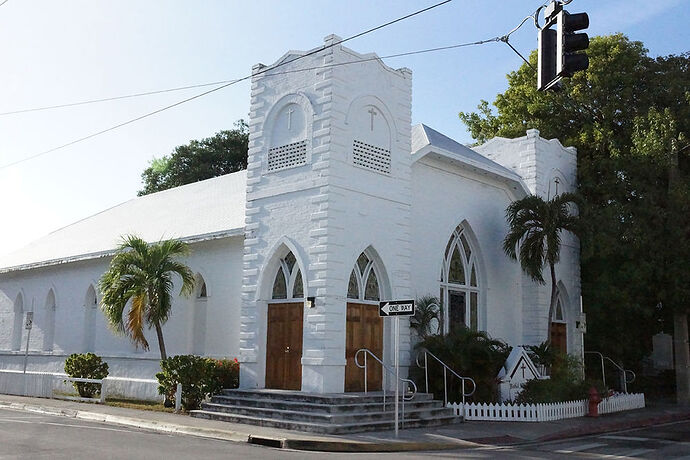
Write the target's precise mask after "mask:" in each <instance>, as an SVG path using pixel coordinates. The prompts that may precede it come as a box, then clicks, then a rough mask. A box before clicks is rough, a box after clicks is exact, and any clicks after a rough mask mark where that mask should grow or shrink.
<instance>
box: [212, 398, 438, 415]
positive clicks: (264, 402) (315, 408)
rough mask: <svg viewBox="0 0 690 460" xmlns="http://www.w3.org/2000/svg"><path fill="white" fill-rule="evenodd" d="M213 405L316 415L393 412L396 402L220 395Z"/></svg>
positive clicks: (419, 403) (424, 404)
mask: <svg viewBox="0 0 690 460" xmlns="http://www.w3.org/2000/svg"><path fill="white" fill-rule="evenodd" d="M211 403H213V404H218V405H224V406H244V407H256V408H271V409H285V410H294V411H304V412H316V413H327V414H334V413H360V412H381V411H392V410H393V407H394V405H395V401H394V400H393V399H392V398H387V399H386V405H385V408H384V405H383V399H381V400H380V401H377V402H352V403H348V404H324V403H321V402H319V403H313V402H304V401H291V400H278V399H264V398H254V397H245V396H244V395H243V396H238V395H233V396H224V395H218V396H214V397H212V398H211ZM441 407H443V403H442V402H441V401H434V400H430V399H429V400H418V399H417V397H416V396H415V398H414V399H413V400H412V401H405V408H410V409H421V408H441Z"/></svg>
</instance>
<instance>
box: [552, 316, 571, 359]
mask: <svg viewBox="0 0 690 460" xmlns="http://www.w3.org/2000/svg"><path fill="white" fill-rule="evenodd" d="M551 346H552V347H553V349H554V350H558V351H561V352H563V353H567V352H568V336H567V333H566V324H565V323H551Z"/></svg>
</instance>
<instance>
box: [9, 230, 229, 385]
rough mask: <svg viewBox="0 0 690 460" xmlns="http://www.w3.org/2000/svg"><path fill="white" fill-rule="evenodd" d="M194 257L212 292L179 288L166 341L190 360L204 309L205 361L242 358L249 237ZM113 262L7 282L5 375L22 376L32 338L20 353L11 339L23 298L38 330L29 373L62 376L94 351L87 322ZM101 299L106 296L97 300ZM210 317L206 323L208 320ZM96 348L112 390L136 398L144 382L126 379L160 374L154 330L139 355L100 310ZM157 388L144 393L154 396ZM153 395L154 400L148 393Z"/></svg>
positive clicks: (13, 276) (215, 244) (43, 271)
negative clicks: (68, 361)
mask: <svg viewBox="0 0 690 460" xmlns="http://www.w3.org/2000/svg"><path fill="white" fill-rule="evenodd" d="M191 247H192V253H191V255H190V256H189V257H188V258H186V260H185V263H187V264H188V265H189V266H190V267H191V269H192V270H193V271H194V272H195V273H199V274H201V275H202V276H203V278H204V280H205V282H206V285H207V291H208V297H207V299H206V300H198V299H196V296H192V297H190V298H183V297H179V296H178V295H176V294H177V293H178V292H179V287H177V286H176V287H175V296H174V300H173V306H172V315H171V317H170V319H169V320H168V322H167V323H166V324H165V325H164V326H163V334H164V338H165V344H166V348H167V353H168V355H169V356H173V355H176V354H186V353H190V352H191V351H192V350H191V347H192V341H191V334H192V330H193V329H192V327H193V326H192V322H193V319H194V317H195V316H194V310H195V309H202V310H205V315H203V314H202V315H196V318H197V320H199V319H205V321H204V323H205V324H204V327H203V334H202V335H203V337H204V340H203V348H204V355H208V356H215V357H235V356H237V351H238V336H239V318H238V315H237V311H238V310H239V301H240V289H241V265H240V256H241V251H242V238H241V237H234V238H224V239H219V240H214V241H206V242H199V243H194V244H192V246H191ZM109 261H110V259H109V258H100V259H95V260H87V261H81V262H74V263H69V264H62V265H55V266H52V267H45V268H39V269H35V270H24V271H18V272H9V273H5V274H2V275H0V369H14V370H21V369H22V368H23V359H24V350H25V347H26V339H27V331H26V330H24V329H23V323H22V330H21V333H22V337H21V349H20V350H13V348H14V347H13V343H12V335H13V329H14V326H15V311H14V302H15V301H16V299H17V295H18V294H19V293H20V292H21V295H22V297H23V304H24V311H25V312H26V311H29V310H31V308H32V303H33V311H34V324H33V329H32V330H31V337H30V342H29V360H28V363H29V364H28V369H29V370H31V371H38V372H56V373H60V372H63V369H64V360H65V358H66V357H67V356H69V355H70V354H71V353H81V352H85V351H87V349H86V347H85V340H84V336H85V334H87V331H86V330H85V329H86V327H87V326H88V325H89V323H88V322H87V321H85V315H86V312H85V310H86V306H85V302H86V299H87V292H88V291H89V287H90V286H95V287H96V289H97V282H98V279H99V278H100V276H101V275H102V274H103V272H104V271H105V270H106V269H107V266H108V263H109ZM51 289H52V290H53V292H54V295H55V307H56V308H55V313H54V318H55V325H54V334H53V335H54V341H53V345H52V347H50V346H48V345H47V344H46V343H45V338H46V335H47V330H49V329H50V327H51V326H50V325H49V324H48V322H49V320H50V312H48V311H47V309H46V299H47V298H48V296H49V292H50V290H51ZM98 298H100V294H99V295H98ZM204 316H205V318H204ZM93 328H94V330H95V343H94V345H95V346H94V349H93V351H94V352H95V353H96V354H98V355H100V356H102V357H103V359H104V360H105V361H106V362H107V363H108V365H109V367H110V376H111V377H116V378H117V379H115V380H117V381H118V382H117V384H114V385H115V386H114V387H113V388H118V390H117V391H118V392H121V393H128V391H129V390H132V391H133V392H134V393H135V394H140V393H141V392H142V391H143V390H142V391H140V390H136V387H137V386H138V385H139V384H140V383H141V382H139V383H137V382H136V381H135V380H132V381H131V382H129V383H127V382H123V381H120V380H119V379H153V378H155V373H156V372H158V371H159V370H160V367H159V365H158V361H159V359H160V355H159V350H158V342H157V340H156V335H155V332H154V331H152V330H151V331H147V333H146V337H147V339H148V341H149V344H150V347H151V348H150V350H149V351H148V352H145V351H143V350H141V349H139V350H137V349H135V347H134V346H133V345H132V344H131V343H130V341H129V340H128V339H127V338H125V337H122V336H118V335H115V334H114V333H113V332H111V330H110V329H109V328H108V327H107V325H106V321H105V317H104V316H103V314H102V313H101V312H100V310H96V315H95V321H94V322H93ZM149 390H150V388H149V389H148V390H146V391H143V392H144V393H146V394H148V393H150V391H149ZM147 392H148V393H147Z"/></svg>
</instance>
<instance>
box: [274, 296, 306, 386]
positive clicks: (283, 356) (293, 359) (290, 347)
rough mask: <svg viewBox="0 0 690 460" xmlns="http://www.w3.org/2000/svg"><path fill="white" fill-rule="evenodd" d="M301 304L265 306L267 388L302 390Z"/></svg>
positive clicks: (302, 306) (302, 307)
mask: <svg viewBox="0 0 690 460" xmlns="http://www.w3.org/2000/svg"><path fill="white" fill-rule="evenodd" d="M303 313H304V303H302V302H292V303H274V304H269V305H268V329H267V331H266V388H275V389H280V390H300V389H301V388H302V362H301V361H302V319H303Z"/></svg>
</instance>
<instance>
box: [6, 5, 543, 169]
mask: <svg viewBox="0 0 690 460" xmlns="http://www.w3.org/2000/svg"><path fill="white" fill-rule="evenodd" d="M5 1H7V0H5ZM450 1H452V0H445V1H443V2H440V3H437V4H435V5H432V6H430V7H428V8H425V9H422V10H419V11H417V12H414V13H411V14H409V15H406V16H403V17H401V18H398V19H396V20H393V21H390V22H388V23H386V24H383V25H380V26H377V27H374V28H371V29H368V30H366V31H364V32H360V33H358V34H356V35H352V36H350V37H348V38H346V39H343V40H340V41H337V42H334V43H331V44H329V45H324V46H321V47H319V48H317V49H315V50H313V51H311V52H309V53H306V54H304V55H301V56H297V57H296V58H294V59H291V60H289V61H285V62H282V63H280V64H277V65H274V66H271V67H266V68H265V69H262V70H260V71H258V72H256V73H254V74H253V75H248V76H245V77H242V78H238V79H235V80H225V81H219V82H214V83H203V84H199V85H189V86H185V87H179V88H170V89H166V90H158V91H150V92H146V93H138V94H132V95H125V96H116V97H112V98H103V99H100V100H93V101H82V102H77V103H71V104H62V105H60V106H53V107H68V106H73V105H81V104H88V103H94V102H100V101H106V100H115V99H125V98H131V97H138V96H143V95H149V94H158V93H164V92H171V91H179V90H182V89H189V88H198V87H203V86H211V85H218V84H219V85H220V86H217V87H216V88H212V89H210V90H208V91H204V92H203V93H200V94H197V95H195V96H192V97H189V98H186V99H183V100H181V101H178V102H176V103H174V104H170V105H168V106H165V107H162V108H160V109H157V110H154V111H153V112H149V113H146V114H144V115H141V116H139V117H136V118H133V119H130V120H127V121H125V122H122V123H119V124H117V125H115V126H111V127H109V128H106V129H103V130H101V131H98V132H95V133H92V134H89V135H87V136H84V137H81V138H79V139H75V140H73V141H71V142H68V143H66V144H62V145H60V146H57V147H54V148H52V149H49V150H45V151H43V152H40V153H37V154H34V155H31V156H29V157H25V158H22V159H20V160H17V161H14V162H11V163H8V164H5V165H1V166H0V169H5V168H8V167H11V166H14V165H16V164H19V163H23V162H26V161H29V160H32V159H34V158H38V157H40V156H43V155H46V154H48V153H51V152H54V151H56V150H60V149H63V148H65V147H69V146H71V145H74V144H76V143H79V142H83V141H85V140H88V139H91V138H93V137H96V136H99V135H101V134H105V133H107V132H109V131H113V130H116V129H118V128H121V127H123V126H126V125H129V124H131V123H135V122H137V121H140V120H142V119H144V118H148V117H150V116H153V115H156V114H158V113H160V112H163V111H165V110H168V109H171V108H173V107H177V106H178V105H182V104H184V103H186V102H189V101H192V100H194V99H198V98H200V97H203V96H205V95H207V94H210V93H213V92H215V91H218V90H221V89H223V88H226V87H228V86H230V85H233V84H236V83H239V82H240V81H244V80H248V79H249V78H252V76H256V75H260V74H264V73H265V74H267V76H271V75H284V74H289V73H295V72H304V71H309V70H316V69H324V68H331V67H336V66H341V65H349V64H357V63H361V62H367V61H374V60H381V59H389V58H396V57H402V56H411V55H416V54H425V53H431V52H438V51H445V50H450V49H457V48H463V47H468V46H476V45H483V44H486V43H491V42H501V41H502V42H505V43H506V44H508V46H510V48H511V49H513V51H515V52H516V53H517V54H518V55H519V56H520V57H521V58H522V59H523V60H525V62H527V64H528V65H530V64H529V62H528V61H527V60H526V59H525V58H524V57H523V56H522V55H521V54H520V53H519V52H518V51H517V50H516V49H515V48H514V47H513V46H512V45H511V44H510V43H508V38H509V36H510V35H511V34H512V33H514V32H515V31H517V30H518V29H519V28H520V27H522V25H523V24H524V23H525V22H526V20H527V19H529V18H530V17H532V16H528V17H527V18H525V19H523V20H522V22H521V23H520V24H519V25H518V26H517V27H515V28H513V29H512V30H511V31H510V32H508V34H506V35H503V36H497V37H493V38H489V39H485V40H478V41H474V42H467V43H459V44H455V45H449V46H441V47H436V48H427V49H422V50H416V51H408V52H403V53H397V54H390V55H386V56H376V57H371V58H364V59H356V60H353V61H348V62H341V63H333V64H326V65H322V66H315V67H309V68H302V69H293V70H287V71H282V72H272V71H273V70H274V69H277V68H278V67H281V66H284V65H286V64H289V63H291V62H294V61H296V60H298V59H303V58H305V57H307V56H311V55H313V54H316V53H319V52H321V51H323V50H325V49H328V48H331V47H333V46H337V45H339V44H341V43H344V42H346V41H349V40H353V39H355V38H357V37H361V36H362V35H364V34H367V33H370V32H373V31H375V30H379V29H381V28H382V27H385V26H387V25H391V24H394V23H396V22H399V21H402V20H404V19H407V18H409V17H412V16H415V15H417V14H421V13H422V12H425V11H428V10H430V9H432V8H436V7H437V6H441V5H443V4H445V3H449V2H450ZM0 5H1V4H0ZM530 67H531V65H530ZM268 72H270V73H268ZM48 108H50V107H46V108H37V109H25V110H24V111H35V110H47V109H48ZM15 113H16V112H15ZM0 115H3V114H0Z"/></svg>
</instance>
